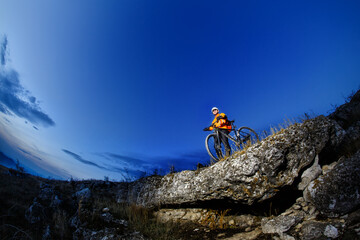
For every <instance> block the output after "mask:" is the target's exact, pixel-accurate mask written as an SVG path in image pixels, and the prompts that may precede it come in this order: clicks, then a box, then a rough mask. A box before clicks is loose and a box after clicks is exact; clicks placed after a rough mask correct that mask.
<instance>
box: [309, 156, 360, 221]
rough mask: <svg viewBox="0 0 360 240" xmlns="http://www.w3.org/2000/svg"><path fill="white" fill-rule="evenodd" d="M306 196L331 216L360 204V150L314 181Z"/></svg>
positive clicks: (345, 212) (353, 208) (342, 213)
mask: <svg viewBox="0 0 360 240" xmlns="http://www.w3.org/2000/svg"><path fill="white" fill-rule="evenodd" d="M304 197H305V199H306V200H307V201H309V202H311V203H312V204H314V205H315V206H316V208H317V209H318V210H320V211H321V213H323V214H325V215H327V216H329V217H331V216H338V215H344V214H347V213H349V212H351V211H353V210H355V209H356V208H357V207H358V206H359V205H360V150H359V151H358V152H357V153H356V154H354V155H353V156H351V157H349V158H342V159H340V160H339V161H338V163H337V164H336V165H335V166H334V168H333V169H331V170H330V171H329V172H328V173H326V174H325V175H321V176H320V177H318V178H317V179H315V180H314V181H312V182H311V183H310V184H309V186H308V187H307V189H306V190H305V192H304Z"/></svg>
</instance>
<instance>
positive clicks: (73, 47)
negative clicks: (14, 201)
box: [0, 0, 360, 180]
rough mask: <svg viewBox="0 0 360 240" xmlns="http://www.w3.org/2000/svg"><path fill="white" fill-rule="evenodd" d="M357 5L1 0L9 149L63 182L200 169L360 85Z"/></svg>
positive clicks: (0, 134)
mask: <svg viewBox="0 0 360 240" xmlns="http://www.w3.org/2000/svg"><path fill="white" fill-rule="evenodd" d="M359 12H360V2H359V1H329V0H326V1H168V0H164V1H157V0H155V1H147V0H116V1H115V0H113V1H111V0H107V1H100V0H91V1H90V0H86V1H80V0H79V1H70V0H63V1H48V0H42V1H40V0H32V1H25V0H24V1H21V0H19V1H13V0H7V1H6V0H0V34H1V37H0V41H1V42H0V43H1V48H0V53H1V54H0V151H1V152H3V153H4V154H5V155H6V156H8V157H10V158H12V159H18V160H19V161H20V163H21V164H22V165H23V166H25V167H26V168H27V169H29V171H30V172H32V173H36V174H39V175H41V176H45V177H53V178H59V179H69V178H70V177H73V178H76V179H87V178H95V179H104V176H107V177H109V178H110V179H114V180H122V179H124V178H136V177H138V176H140V175H141V174H142V173H143V172H147V173H151V172H152V171H153V169H155V168H162V169H164V171H168V169H169V167H170V166H171V165H175V169H178V170H182V169H194V168H195V166H196V164H197V163H198V162H202V163H205V162H207V161H208V160H209V157H208V156H207V153H206V150H205V146H204V139H205V137H206V135H207V134H208V133H207V132H203V131H202V129H203V128H204V127H207V126H209V125H210V123H211V121H212V114H211V112H210V109H211V107H213V106H217V107H218V108H219V109H220V111H221V112H224V113H226V114H227V115H228V116H229V118H231V119H235V120H236V123H237V126H242V125H245V126H250V127H252V128H254V129H256V130H257V131H261V130H264V129H267V128H268V127H269V126H271V125H277V124H279V123H281V122H283V121H284V119H287V118H297V117H300V116H301V115H303V114H304V113H305V112H306V113H311V114H314V115H318V114H325V115H327V114H328V113H329V111H330V110H332V109H333V107H332V105H340V104H342V103H343V102H344V101H345V97H346V96H348V95H349V94H350V93H351V92H352V91H353V90H356V89H358V88H359V86H360V14H359Z"/></svg>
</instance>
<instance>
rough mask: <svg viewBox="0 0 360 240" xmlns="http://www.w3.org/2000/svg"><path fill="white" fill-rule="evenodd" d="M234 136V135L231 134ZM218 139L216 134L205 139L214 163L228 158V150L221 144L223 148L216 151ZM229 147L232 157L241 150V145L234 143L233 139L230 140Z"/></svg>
mask: <svg viewBox="0 0 360 240" xmlns="http://www.w3.org/2000/svg"><path fill="white" fill-rule="evenodd" d="M230 135H232V134H230ZM232 137H233V139H235V136H232ZM216 138H217V135H216V134H215V133H212V134H209V135H208V136H207V137H206V139H205V147H206V150H207V152H208V154H209V155H210V157H211V158H212V159H213V160H214V161H219V160H220V159H223V158H224V157H225V156H226V149H225V146H224V144H222V143H221V148H220V149H216V148H215V139H216ZM228 141H229V145H230V148H231V152H230V155H231V154H233V153H234V152H235V151H238V150H240V145H239V144H238V143H236V142H234V141H233V140H232V139H231V138H228Z"/></svg>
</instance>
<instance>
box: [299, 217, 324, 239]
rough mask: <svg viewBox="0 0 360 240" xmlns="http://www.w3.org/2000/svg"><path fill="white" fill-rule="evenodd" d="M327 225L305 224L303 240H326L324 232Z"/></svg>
mask: <svg viewBox="0 0 360 240" xmlns="http://www.w3.org/2000/svg"><path fill="white" fill-rule="evenodd" d="M326 226H327V223H323V222H318V221H307V222H305V223H303V226H302V228H301V239H303V240H318V239H326V238H325V236H324V234H323V232H324V231H325V228H326Z"/></svg>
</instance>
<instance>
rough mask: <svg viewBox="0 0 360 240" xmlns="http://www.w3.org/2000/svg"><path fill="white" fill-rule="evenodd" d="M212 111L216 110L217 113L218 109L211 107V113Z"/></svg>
mask: <svg viewBox="0 0 360 240" xmlns="http://www.w3.org/2000/svg"><path fill="white" fill-rule="evenodd" d="M214 110H218V111H219V109H218V108H217V107H213V108H212V109H211V112H213V111H214Z"/></svg>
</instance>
